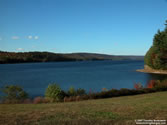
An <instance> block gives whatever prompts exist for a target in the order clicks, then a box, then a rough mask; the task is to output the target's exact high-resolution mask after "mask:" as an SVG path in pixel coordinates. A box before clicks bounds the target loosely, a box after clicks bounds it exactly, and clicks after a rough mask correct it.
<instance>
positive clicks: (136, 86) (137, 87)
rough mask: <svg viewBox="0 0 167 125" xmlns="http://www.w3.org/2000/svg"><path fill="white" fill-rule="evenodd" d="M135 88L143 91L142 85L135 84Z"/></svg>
mask: <svg viewBox="0 0 167 125" xmlns="http://www.w3.org/2000/svg"><path fill="white" fill-rule="evenodd" d="M134 88H135V89H136V90H139V89H142V88H143V86H142V84H141V83H135V84H134Z"/></svg>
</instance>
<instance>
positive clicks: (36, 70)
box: [0, 61, 167, 96]
mask: <svg viewBox="0 0 167 125" xmlns="http://www.w3.org/2000/svg"><path fill="white" fill-rule="evenodd" d="M143 65H144V62H143V61H83V62H54V63H25V64H1V65H0V87H2V86H4V85H9V84H15V85H20V86H22V87H23V88H24V89H25V90H26V91H27V92H28V93H29V94H30V95H31V96H39V95H43V94H44V92H45V89H46V87H47V86H48V84H50V83H57V84H59V85H60V87H61V88H62V89H64V90H67V89H68V88H69V87H71V86H73V87H75V88H84V89H86V90H87V91H89V90H90V89H91V90H92V91H94V92H97V91H101V89H102V88H107V89H112V88H116V89H120V88H133V87H134V83H139V82H140V83H142V84H143V85H146V83H147V82H148V81H149V80H150V79H164V78H167V75H152V74H147V73H140V72H136V71H135V70H136V69H142V68H143Z"/></svg>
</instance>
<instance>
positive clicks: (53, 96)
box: [45, 83, 64, 102]
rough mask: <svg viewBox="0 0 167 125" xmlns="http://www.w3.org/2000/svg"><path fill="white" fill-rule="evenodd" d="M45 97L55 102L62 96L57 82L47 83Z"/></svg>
mask: <svg viewBox="0 0 167 125" xmlns="http://www.w3.org/2000/svg"><path fill="white" fill-rule="evenodd" d="M45 97H46V98H47V99H49V100H50V101H51V102H55V101H56V102H57V101H61V100H62V99H63V98H64V93H63V91H62V90H61V88H60V87H59V86H58V85H57V84H55V83H54V84H49V85H48V88H46V92H45Z"/></svg>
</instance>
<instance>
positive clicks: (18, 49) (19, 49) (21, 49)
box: [16, 48, 24, 51]
mask: <svg viewBox="0 0 167 125" xmlns="http://www.w3.org/2000/svg"><path fill="white" fill-rule="evenodd" d="M16 50H17V51H24V49H23V48H17V49H16Z"/></svg>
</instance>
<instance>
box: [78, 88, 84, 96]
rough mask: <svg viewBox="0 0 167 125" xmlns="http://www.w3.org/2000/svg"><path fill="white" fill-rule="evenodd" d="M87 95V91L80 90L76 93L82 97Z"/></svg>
mask: <svg viewBox="0 0 167 125" xmlns="http://www.w3.org/2000/svg"><path fill="white" fill-rule="evenodd" d="M85 94H86V91H85V90H84V89H81V88H79V89H77V91H76V95H77V96H82V95H85Z"/></svg>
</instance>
